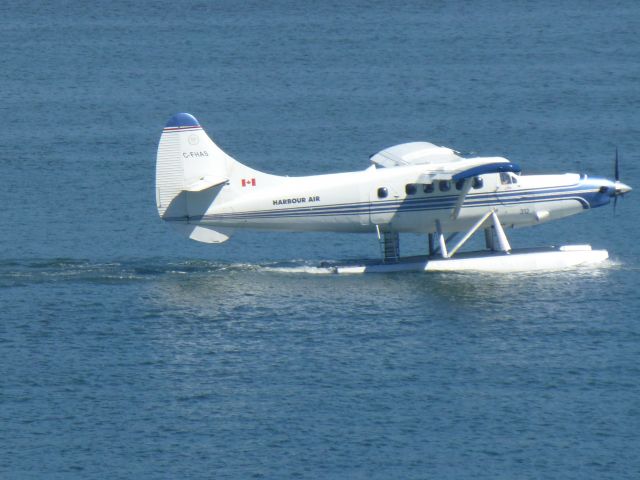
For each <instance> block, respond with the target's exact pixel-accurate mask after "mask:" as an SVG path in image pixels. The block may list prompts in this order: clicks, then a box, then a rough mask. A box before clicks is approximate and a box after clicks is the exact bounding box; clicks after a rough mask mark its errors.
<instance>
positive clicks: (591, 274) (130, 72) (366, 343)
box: [0, 1, 640, 479]
mask: <svg viewBox="0 0 640 480" xmlns="http://www.w3.org/2000/svg"><path fill="white" fill-rule="evenodd" d="M0 15H1V18H2V19H3V21H2V22H1V23H0V31H1V32H2V35H0V46H1V47H2V48H1V50H0V51H1V52H2V53H1V54H0V60H1V62H2V63H1V65H2V71H3V75H2V79H1V80H0V85H1V86H2V93H3V101H2V102H1V103H0V111H1V112H2V118H3V128H2V129H1V133H0V139H1V142H0V144H1V145H2V147H3V155H2V159H1V160H0V173H1V175H0V179H1V185H2V188H0V202H1V204H2V206H3V208H2V209H0V302H1V303H0V304H1V306H2V308H1V309H0V358H1V359H2V362H0V476H1V477H3V478H83V479H85V478H104V477H109V478H385V479H386V478H470V477H474V478H491V479H495V478H510V479H511V478H563V479H564V478H576V479H578V478H579V479H584V478H616V479H620V478H637V477H638V475H639V474H640V460H639V459H638V454H637V452H638V451H640V439H639V434H638V432H639V431H640V387H639V385H638V378H640V366H639V365H640V363H639V360H640V327H639V323H638V316H639V315H638V312H640V295H639V294H638V287H637V286H638V283H639V282H640V248H639V247H638V243H637V238H638V237H639V235H640V232H639V227H638V222H637V219H638V215H639V214H640V207H639V205H640V204H639V203H638V201H637V199H636V195H635V194H636V192H632V194H631V195H629V196H628V197H627V198H624V199H623V200H621V201H620V202H619V204H618V208H617V212H616V215H615V216H614V215H613V211H612V209H611V208H608V207H605V208H601V209H597V210H594V211H591V212H587V213H586V214H585V215H580V216H577V217H573V218H570V219H567V220H565V221H562V222H555V223H550V224H546V225H541V226H539V227H536V228H533V229H525V230H516V231H511V232H509V234H510V238H511V240H512V243H513V244H514V246H535V245H546V244H562V243H591V244H592V245H594V246H595V247H598V248H606V249H608V250H609V251H610V254H611V256H612V261H611V262H610V263H609V264H607V266H606V267H604V268H600V269H577V270H573V271H569V272H560V273H549V274H536V275H527V274H519V275H503V276H497V275H478V274H473V275H468V274H467V275H463V274H449V275H441V274H402V275H369V276H356V277H351V276H336V275H323V274H321V272H320V271H319V270H318V269H317V268H316V267H317V266H318V265H319V264H320V263H321V262H322V261H324V260H337V259H343V258H354V257H362V256H365V257H376V256H377V255H378V245H377V241H376V239H375V238H371V237H369V236H366V235H362V236H359V235H355V236H350V235H335V234H285V233H265V232H244V233H238V234H236V235H235V236H234V237H233V239H232V240H231V241H230V242H228V243H226V244H223V245H219V246H208V245H201V244H197V243H193V242H190V241H187V240H186V239H184V238H182V237H180V236H178V235H176V234H174V233H173V232H171V231H170V230H169V229H168V228H167V227H166V226H165V225H163V224H162V222H161V221H160V220H159V219H158V217H157V212H156V209H155V195H154V168H155V153H156V148H157V142H158V139H159V135H160V132H161V130H162V127H163V126H164V124H165V122H166V120H167V119H168V118H169V116H170V115H172V114H173V113H175V112H179V111H189V112H191V113H193V114H194V115H196V117H197V118H198V119H199V120H200V122H201V124H202V125H203V126H204V127H205V129H206V130H207V131H208V133H209V134H210V135H211V137H212V138H213V139H214V140H215V141H216V142H217V143H218V144H219V145H220V146H221V147H222V148H223V149H225V150H226V151H227V152H228V153H230V154H231V155H233V156H234V157H235V158H237V159H239V160H240V161H242V162H243V163H246V164H248V165H251V166H253V167H255V168H258V169H260V170H265V171H270V172H273V173H277V174H288V175H305V174H316V173H324V172H337V171H347V170H358V169H363V168H365V167H366V166H367V165H368V156H369V155H370V154H372V153H374V152H376V151H378V150H380V149H381V148H384V147H387V146H390V145H393V144H396V143H401V142H406V141H414V140H427V141H432V142H434V143H438V144H442V145H447V146H451V147H453V148H456V149H457V150H460V151H462V152H477V153H478V154H482V155H494V154H495V155H502V156H506V157H507V158H509V159H511V160H513V161H515V162H517V163H520V164H521V165H522V166H523V167H524V170H525V173H526V172H564V171H577V172H584V173H588V174H592V175H602V176H608V177H611V176H612V174H613V154H614V149H615V147H616V146H617V147H618V148H619V149H620V151H621V152H622V179H623V180H624V181H625V182H626V183H628V184H630V185H631V186H632V187H635V188H640V172H639V169H638V163H639V160H640V158H639V155H638V151H640V114H639V112H640V87H639V86H640V37H639V36H638V34H637V32H638V31H639V30H640V7H639V6H638V5H637V3H636V2H632V1H629V2H625V1H618V2H587V3H585V2H574V1H568V2H562V3H560V4H558V3H557V2H518V3H512V2H504V3H502V2H410V1H409V2H401V3H393V4H392V3H390V2H362V3H357V2H349V3H348V4H347V5H345V4H343V3H342V2H335V3H329V2H326V3H317V2H290V3H289V2H273V3H271V2H270V3H268V4H267V3H266V2H265V3H263V2H247V3H243V4H239V3H236V2H181V3H169V2H157V3H154V4H146V3H145V2H126V1H114V2H110V3H109V4H108V5H107V6H103V7H100V8H98V7H97V6H95V5H93V4H87V5H82V4H80V3H77V2H63V1H52V2H47V3H45V4H41V3H38V2H33V3H31V2H27V3H26V4H24V3H23V4H15V3H13V4H12V3H9V4H3V5H2V6H0ZM402 247H403V253H407V254H409V253H418V252H420V251H421V249H424V248H425V239H424V238H419V237H411V236H407V238H406V239H405V238H403V246H402Z"/></svg>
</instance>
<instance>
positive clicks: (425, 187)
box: [422, 183, 433, 193]
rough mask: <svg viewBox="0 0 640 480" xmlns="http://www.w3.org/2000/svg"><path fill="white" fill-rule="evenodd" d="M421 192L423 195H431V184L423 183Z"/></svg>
mask: <svg viewBox="0 0 640 480" xmlns="http://www.w3.org/2000/svg"><path fill="white" fill-rule="evenodd" d="M422 191H423V192H424V193H431V192H433V183H425V184H424V185H423V186H422Z"/></svg>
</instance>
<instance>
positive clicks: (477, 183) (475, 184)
mask: <svg viewBox="0 0 640 480" xmlns="http://www.w3.org/2000/svg"><path fill="white" fill-rule="evenodd" d="M483 185H484V182H483V181H482V177H473V188H476V189H478V188H482V186H483Z"/></svg>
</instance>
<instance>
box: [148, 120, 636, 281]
mask: <svg viewBox="0 0 640 480" xmlns="http://www.w3.org/2000/svg"><path fill="white" fill-rule="evenodd" d="M467 157H468V156H464V155H462V154H460V153H459V152H457V151H455V150H453V149H451V148H448V147H444V146H438V145H434V144H432V143H429V142H412V143H403V144H400V145H395V146H392V147H389V148H386V149H384V150H382V151H380V152H378V153H376V154H375V155H372V156H371V157H370V160H371V165H370V166H369V167H368V168H366V169H364V170H362V171H356V172H346V173H333V174H325V175H312V176H303V177H287V176H279V175H272V174H268V173H263V172H261V171H258V170H254V169H253V168H250V167H248V166H246V165H243V164H242V163H240V162H239V161H237V160H235V159H234V158H232V157H231V156H230V155H228V154H226V153H225V152H224V151H222V150H221V149H220V148H219V147H218V146H217V145H216V144H215V143H214V142H213V141H212V140H211V138H209V136H208V135H207V134H206V133H205V131H204V129H203V128H202V126H201V125H200V123H199V122H198V120H196V118H195V117H194V116H193V115H190V114H188V113H178V114H176V115H174V116H172V117H171V118H170V119H169V121H168V122H167V124H166V126H165V127H164V130H163V131H162V135H161V137H160V142H159V145H158V152H157V158H156V205H157V208H158V214H159V215H160V218H161V219H162V220H163V221H165V222H166V223H168V224H170V225H172V226H173V227H175V229H177V230H178V231H179V232H180V233H182V234H183V235H185V236H186V237H188V238H190V239H192V240H196V241H198V242H204V243H221V242H225V241H227V240H228V239H229V238H230V236H231V235H232V234H233V232H234V231H235V230H237V229H244V228H249V229H258V230H279V231H303V232H353V233H369V234H375V235H376V236H377V238H378V241H379V242H380V247H381V248H380V250H381V258H380V259H376V260H366V261H365V260H363V261H357V262H348V263H345V264H337V265H330V266H329V267H328V268H330V269H331V271H332V272H335V273H365V272H396V271H480V272H516V271H536V270H556V269H563V268H570V267H575V266H579V265H593V264H597V263H600V262H603V261H604V260H606V259H607V258H608V252H607V251H606V250H594V249H592V248H591V246H590V245H564V246H555V247H544V248H533V249H531V248H528V249H524V248H523V249H512V248H511V244H510V242H509V240H508V238H507V235H506V233H505V229H507V228H519V227H528V226H534V225H539V224H541V223H545V222H549V221H552V220H558V219H561V218H566V217H569V216H571V215H575V214H578V213H583V212H586V211H588V210H591V209H592V208H595V207H600V206H603V205H606V204H608V203H609V202H611V200H612V199H613V201H614V204H615V202H617V199H618V197H620V196H622V195H624V194H626V193H628V192H630V191H631V187H629V186H628V185H626V184H624V183H622V182H621V181H620V178H619V167H618V159H617V153H616V160H615V175H614V177H615V178H614V180H608V179H606V178H598V177H589V176H587V175H584V174H576V173H564V174H554V175H523V174H522V173H521V169H520V167H519V166H518V165H517V164H516V163H513V162H511V161H509V160H507V159H506V158H503V157H473V158H467ZM480 231H482V232H483V233H484V246H485V248H484V249H483V250H480V251H471V252H469V251H461V249H462V247H463V246H464V245H465V244H466V243H467V242H468V240H469V239H470V238H471V237H472V236H473V235H474V234H475V233H476V232H480ZM403 233H414V234H415V233H418V234H425V235H426V239H428V242H425V250H426V249H427V248H428V251H426V252H425V255H422V256H409V257H401V256H400V234H403ZM457 237H459V238H457ZM426 239H425V240H426Z"/></svg>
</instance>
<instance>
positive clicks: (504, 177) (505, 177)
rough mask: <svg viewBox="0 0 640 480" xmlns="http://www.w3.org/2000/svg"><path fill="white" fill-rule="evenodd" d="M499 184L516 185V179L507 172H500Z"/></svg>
mask: <svg viewBox="0 0 640 480" xmlns="http://www.w3.org/2000/svg"><path fill="white" fill-rule="evenodd" d="M500 183H501V184H502V185H509V184H511V183H518V179H517V178H516V177H515V175H513V174H511V173H508V172H501V173H500Z"/></svg>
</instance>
